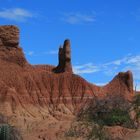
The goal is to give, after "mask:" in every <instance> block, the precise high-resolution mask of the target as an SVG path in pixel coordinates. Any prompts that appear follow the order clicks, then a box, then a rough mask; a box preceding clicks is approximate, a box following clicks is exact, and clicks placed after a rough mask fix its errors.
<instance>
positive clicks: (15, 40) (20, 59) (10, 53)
mask: <svg viewBox="0 0 140 140" xmlns="http://www.w3.org/2000/svg"><path fill="white" fill-rule="evenodd" d="M0 59H2V60H5V61H6V62H11V63H17V64H18V65H21V66H24V65H26V64H27V61H26V59H25V57H24V54H23V51H22V49H21V48H20V47H19V29H18V28H17V27H16V26H12V25H9V26H8V25H7V26H0Z"/></svg>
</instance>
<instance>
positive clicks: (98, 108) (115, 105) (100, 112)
mask: <svg viewBox="0 0 140 140" xmlns="http://www.w3.org/2000/svg"><path fill="white" fill-rule="evenodd" d="M130 108H131V103H130V102H128V101H127V100H125V98H124V97H123V96H120V95H115V94H114V96H113V95H108V96H107V97H106V98H104V99H96V100H95V99H94V100H93V101H92V102H91V103H90V104H89V105H88V106H87V107H86V108H84V109H83V110H82V111H81V112H80V114H78V118H80V120H85V121H88V122H94V123H96V124H98V125H107V126H115V125H119V126H123V127H127V128H135V125H134V120H132V119H131V118H130V115H129V110H130Z"/></svg>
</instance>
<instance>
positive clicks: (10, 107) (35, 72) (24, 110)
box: [0, 25, 133, 140]
mask: <svg viewBox="0 0 140 140" xmlns="http://www.w3.org/2000/svg"><path fill="white" fill-rule="evenodd" d="M19 33H20V32H19V29H18V28H17V27H16V26H11V25H9V26H0V113H2V114H4V115H6V116H8V117H10V123H11V124H13V125H16V126H18V127H20V128H22V130H24V131H23V132H24V133H25V132H26V130H27V131H28V133H29V130H30V129H32V130H31V133H32V135H30V137H29V135H27V137H26V138H25V139H26V140H28V139H35V138H36V139H37V138H38V134H40V133H41V134H40V135H42V130H41V129H43V130H44V126H45V127H48V129H45V133H46V132H48V133H47V134H48V135H47V137H49V136H50V139H51V138H52V137H53V136H54V137H56V135H55V133H54V132H55V129H54V128H53V127H51V126H50V125H56V124H57V123H58V124H57V126H56V127H58V126H59V127H61V128H62V130H63V128H65V127H64V126H67V125H68V124H69V122H66V123H64V122H59V121H60V120H62V119H64V118H65V119H64V120H67V121H68V120H71V118H72V117H73V115H74V114H75V113H77V112H78V111H79V110H80V109H81V107H84V106H85V105H86V104H87V103H89V101H90V100H91V99H93V98H95V97H103V96H104V95H106V94H117V95H118V96H119V95H124V96H127V97H131V96H133V76H132V73H131V72H130V71H128V72H126V73H119V74H118V75H117V76H116V77H115V78H114V79H113V80H112V81H111V82H110V83H109V84H107V85H106V86H103V87H99V86H96V85H94V84H91V83H88V82H87V81H86V80H85V79H83V78H82V77H80V76H78V75H76V74H73V72H72V65H71V48H70V41H69V40H65V41H64V45H63V47H60V49H59V54H58V59H59V64H58V66H50V65H31V64H29V63H28V62H27V60H26V58H25V56H24V53H23V51H22V49H21V48H20V46H19ZM50 116H51V117H50ZM50 118H51V119H50ZM43 120H45V121H43ZM57 120H59V121H57ZM61 125H63V127H62V126H61ZM69 125H70V124H69ZM38 127H39V128H40V129H39V130H36V129H38ZM59 127H58V128H57V129H58V130H59V129H61V128H59ZM63 131H65V129H64V130H63ZM28 133H27V134H28ZM44 137H46V136H44ZM54 137H53V140H54ZM38 139H40V138H38ZM38 139H37V140H38ZM60 139H61V138H60ZM57 140H58V138H57ZM61 140H62V139H61Z"/></svg>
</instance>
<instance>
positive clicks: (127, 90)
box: [102, 71, 133, 95]
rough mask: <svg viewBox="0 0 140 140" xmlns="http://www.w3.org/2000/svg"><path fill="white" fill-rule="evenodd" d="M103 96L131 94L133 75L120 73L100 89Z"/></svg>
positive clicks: (128, 72)
mask: <svg viewBox="0 0 140 140" xmlns="http://www.w3.org/2000/svg"><path fill="white" fill-rule="evenodd" d="M102 93H103V94H105V93H106V94H107V93H109V94H120V95H128V94H133V75H132V72H131V71H127V72H120V73H119V74H118V75H116V76H115V78H114V79H113V80H112V81H111V82H110V83H109V84H107V85H106V86H104V87H103V88H102Z"/></svg>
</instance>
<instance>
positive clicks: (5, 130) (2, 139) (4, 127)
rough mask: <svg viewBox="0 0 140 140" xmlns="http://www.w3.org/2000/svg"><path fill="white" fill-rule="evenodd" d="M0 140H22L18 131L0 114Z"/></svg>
mask: <svg viewBox="0 0 140 140" xmlns="http://www.w3.org/2000/svg"><path fill="white" fill-rule="evenodd" d="M0 140H22V136H21V134H20V132H19V130H18V129H17V128H16V127H14V126H11V125H10V124H8V118H7V117H5V116H4V115H2V114H0Z"/></svg>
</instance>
